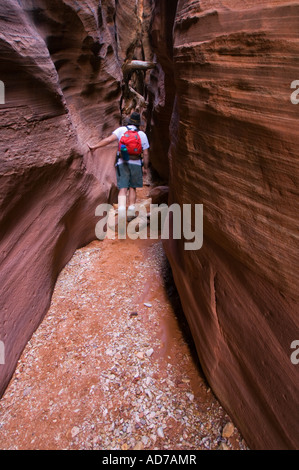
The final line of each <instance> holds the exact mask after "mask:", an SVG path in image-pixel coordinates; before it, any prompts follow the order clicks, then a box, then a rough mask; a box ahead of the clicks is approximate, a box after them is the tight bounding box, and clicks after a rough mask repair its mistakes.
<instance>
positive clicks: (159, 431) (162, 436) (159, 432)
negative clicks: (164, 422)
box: [157, 426, 165, 439]
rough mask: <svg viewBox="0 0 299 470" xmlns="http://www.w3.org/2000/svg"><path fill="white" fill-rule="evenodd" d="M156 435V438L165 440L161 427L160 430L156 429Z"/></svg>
mask: <svg viewBox="0 0 299 470" xmlns="http://www.w3.org/2000/svg"><path fill="white" fill-rule="evenodd" d="M157 434H158V436H159V437H161V438H162V439H164V438H165V435H164V431H163V428H162V426H161V427H160V428H158V431H157Z"/></svg>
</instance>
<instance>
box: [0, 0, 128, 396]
mask: <svg viewBox="0 0 299 470" xmlns="http://www.w3.org/2000/svg"><path fill="white" fill-rule="evenodd" d="M110 9H111V5H110ZM109 21H112V20H111V12H109V8H108V6H107V7H106V8H102V9H101V23H102V24H101V25H99V5H98V2H97V1H94V0H91V1H86V2H85V1H84V2H80V6H79V4H78V2H71V1H69V2H67V1H65V2H64V1H53V0H51V1H50V0H49V1H13V0H11V1H4V2H1V5H0V25H1V29H0V63H1V69H0V70H1V77H0V78H1V80H2V81H3V82H4V84H5V104H4V105H1V106H0V127H1V142H0V146H1V161H0V179H1V182H0V205H1V211H0V214H1V216H0V218H1V222H0V223H1V233H0V239H1V242H0V243H1V259H0V285H1V295H0V312H1V318H0V322H1V323H0V325H1V329H0V331H1V335H0V336H1V337H0V339H1V341H2V342H3V343H4V345H5V365H1V366H0V394H1V393H2V392H3V391H4V390H5V387H6V385H7V383H8V381H9V379H10V377H11V374H12V372H13V370H14V367H15V365H16V361H17V360H18V357H19V355H20V352H21V351H22V349H23V347H24V346H25V344H26V342H27V341H28V339H29V338H30V336H31V334H32V333H33V331H34V330H35V328H36V327H37V326H38V324H39V323H40V321H41V319H42V318H43V316H44V314H45V313H46V311H47V309H48V307H49V303H50V300H51V294H52V289H53V286H54V284H55V281H56V278H57V275H58V274H59V272H60V270H61V269H62V267H63V266H64V265H65V263H66V262H67V261H68V260H69V259H70V257H71V256H72V254H73V252H74V250H75V249H76V248H77V247H79V246H81V245H83V244H85V243H87V242H89V241H91V240H93V239H94V238H95V225H96V222H97V220H98V219H96V218H95V209H96V207H97V205H98V204H100V203H101V202H106V201H107V200H108V199H109V194H110V191H111V188H112V190H113V187H114V184H115V181H114V178H115V175H114V171H113V162H114V158H115V152H114V150H110V149H107V150H106V151H105V152H102V153H101V154H100V155H99V154H98V153H97V154H95V155H94V156H92V155H91V154H90V153H87V152H86V151H85V150H84V149H85V142H86V140H91V141H92V140H93V139H98V138H99V136H101V135H105V133H107V132H108V130H109V129H112V128H113V127H115V126H116V125H118V124H119V119H120V111H119V100H120V96H121V70H120V66H119V63H118V60H117V54H116V43H115V34H114V33H113V31H112V29H113V28H114V23H113V27H111V29H109V24H110V23H109ZM100 157H101V158H100Z"/></svg>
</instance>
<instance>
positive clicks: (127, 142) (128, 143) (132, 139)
mask: <svg viewBox="0 0 299 470" xmlns="http://www.w3.org/2000/svg"><path fill="white" fill-rule="evenodd" d="M124 147H125V148H124ZM118 149H119V151H120V152H121V154H122V156H123V157H125V154H128V155H130V157H131V156H132V157H134V156H135V157H140V155H141V153H142V143H141V139H140V135H139V134H138V131H132V130H130V129H128V130H127V131H126V132H125V133H124V135H123V136H122V138H121V139H120V141H119V147H118ZM124 159H126V158H124Z"/></svg>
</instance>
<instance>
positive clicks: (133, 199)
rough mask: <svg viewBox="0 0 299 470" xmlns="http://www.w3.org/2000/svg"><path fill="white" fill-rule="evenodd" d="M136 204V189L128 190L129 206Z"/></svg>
mask: <svg viewBox="0 0 299 470" xmlns="http://www.w3.org/2000/svg"><path fill="white" fill-rule="evenodd" d="M135 202H136V188H130V189H129V205H130V206H134V205H135Z"/></svg>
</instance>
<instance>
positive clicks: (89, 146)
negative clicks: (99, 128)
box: [87, 142, 96, 152]
mask: <svg viewBox="0 0 299 470" xmlns="http://www.w3.org/2000/svg"><path fill="white" fill-rule="evenodd" d="M87 146H88V148H89V150H90V151H91V152H92V151H93V150H94V149H95V148H96V147H93V146H92V145H90V143H89V142H87Z"/></svg>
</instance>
